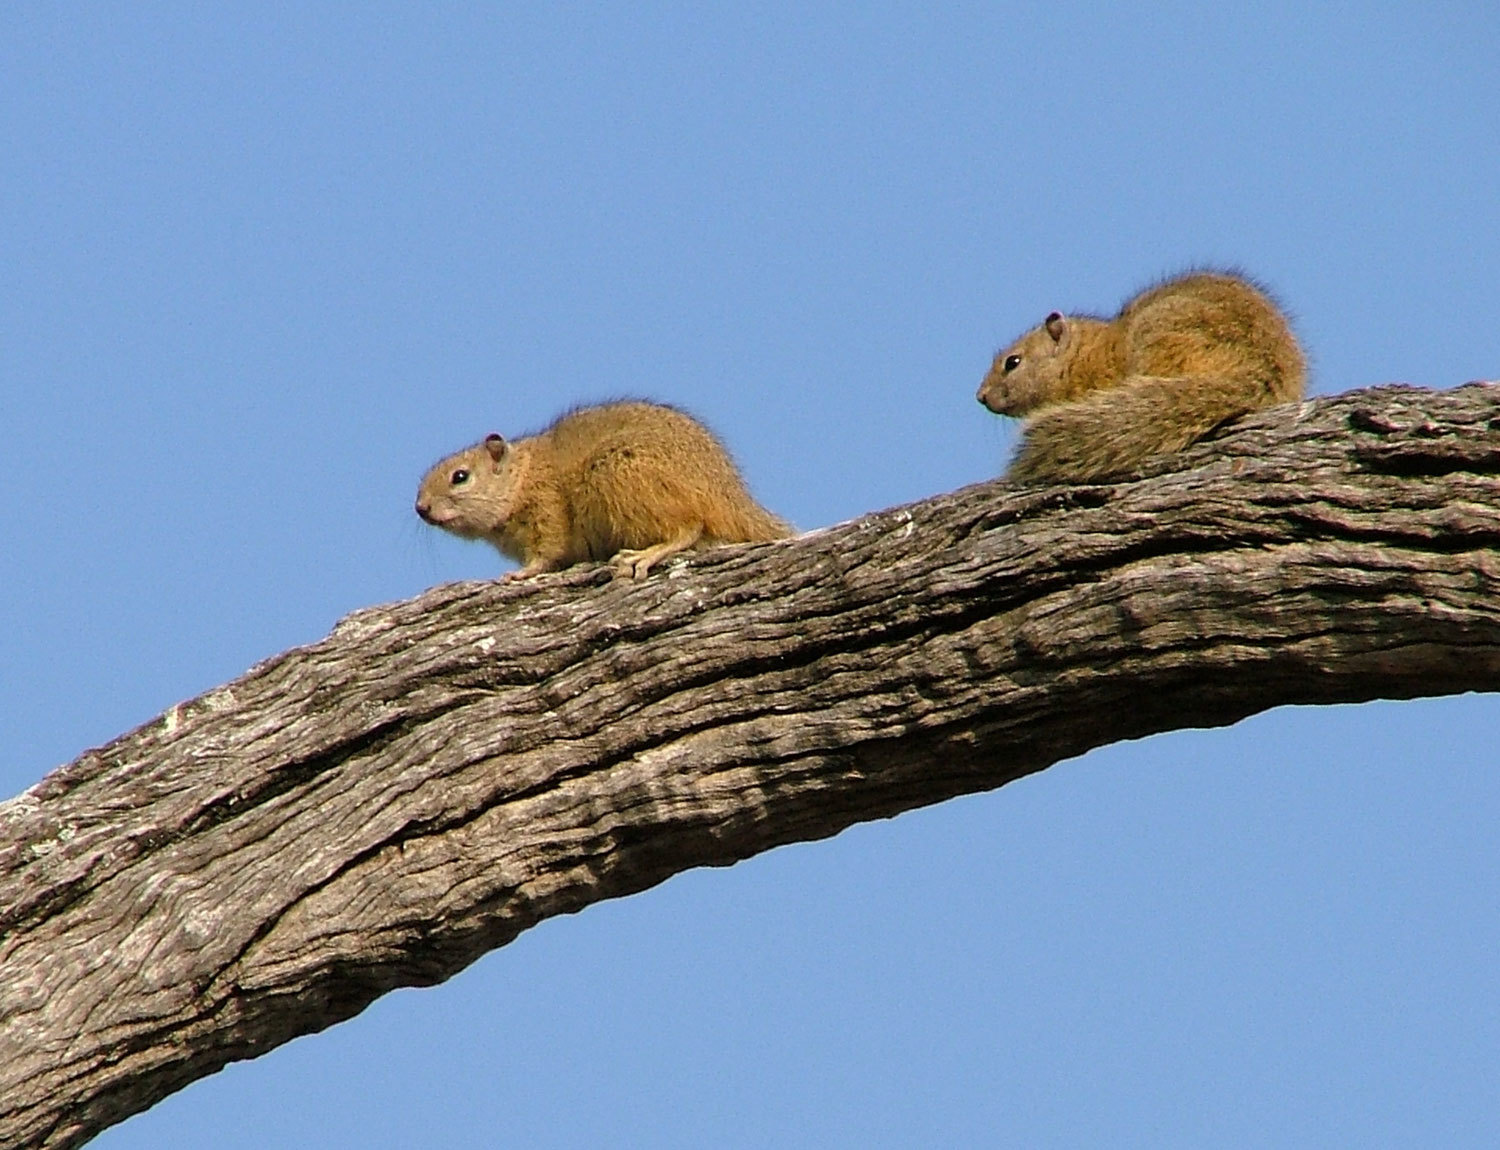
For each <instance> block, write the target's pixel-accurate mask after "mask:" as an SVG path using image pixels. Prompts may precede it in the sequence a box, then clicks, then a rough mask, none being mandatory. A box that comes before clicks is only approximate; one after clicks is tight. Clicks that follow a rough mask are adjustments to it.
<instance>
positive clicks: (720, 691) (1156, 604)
mask: <svg viewBox="0 0 1500 1150" xmlns="http://www.w3.org/2000/svg"><path fill="white" fill-rule="evenodd" d="M1497 544H1500V386H1495V385H1482V386H1481V385H1474V386H1468V387H1464V388H1460V389H1457V390H1455V391H1450V392H1437V393H1434V392H1427V391H1421V390H1417V389H1413V388H1398V387H1391V388H1380V389H1375V390H1372V391H1366V392H1360V393H1354V394H1351V395H1348V396H1344V397H1340V398H1336V399H1332V400H1319V401H1316V402H1312V403H1308V404H1304V405H1300V406H1290V407H1285V408H1279V409H1275V410H1272V411H1269V412H1265V413H1263V414H1261V415H1259V416H1256V417H1254V418H1251V419H1247V420H1245V421H1243V422H1241V423H1240V424H1238V425H1236V426H1235V427H1233V428H1232V429H1231V430H1230V431H1229V432H1228V433H1227V434H1226V435H1224V436H1223V437H1221V438H1220V439H1219V440H1218V441H1216V442H1213V443H1208V444H1203V445H1200V446H1198V447H1195V448H1193V449H1192V450H1190V451H1189V452H1186V453H1184V454H1182V455H1180V456H1176V457H1172V458H1169V459H1165V460H1161V461H1158V462H1157V463H1155V464H1153V466H1152V468H1151V473H1150V474H1148V475H1147V476H1146V477H1145V478H1143V479H1140V480H1137V481H1133V482H1128V483H1120V484H1113V485H1096V486H1086V487H1072V488H1034V489H1018V488H1014V487H1010V486H1007V485H1006V484H1004V483H990V484H985V485H981V486H978V487H971V488H968V489H965V490H963V491H959V492H956V493H954V494H952V495H945V496H941V497H939V498H936V499H931V500H928V501H926V502H923V503H919V504H915V505H913V506H910V507H905V508H899V509H896V510H892V511H886V512H882V513H880V514H877V515H872V516H870V517H868V518H865V519H861V520H858V521H855V522H852V523H847V524H843V525H840V526H838V527H834V528H830V529H828V530H824V531H818V532H814V533H811V534H809V535H805V536H802V537H800V538H798V539H795V540H791V541H788V542H784V543H773V544H767V545H762V546H755V547H738V548H725V549H723V550H720V551H716V552H710V553H706V554H703V555H700V556H696V557H693V558H692V559H691V560H689V561H687V562H685V563H682V564H679V565H677V566H675V567H671V568H669V569H667V570H664V571H662V572H660V573H658V574H655V575H653V576H652V577H651V578H650V579H648V580H646V581H645V582H643V583H639V584H630V583H607V582H606V577H605V576H604V574H603V573H602V572H600V571H599V570H597V569H579V570H574V571H572V572H567V573H564V574H561V575H558V576H550V577H544V578H542V579H538V580H536V581H535V582H530V583H508V584H503V585H502V584H499V583H464V584H455V585H450V586H444V587H438V588H435V589H434V590H432V591H430V592H428V593H427V594H425V595H422V596H420V597H419V598H417V599H413V600H411V601H409V602H405V603H397V604H393V605H390V606H385V607H377V608H372V609H370V610H365V611H360V612H358V613H356V614H354V615H352V616H350V617H349V618H348V619H346V620H344V621H343V622H342V623H340V624H339V626H338V627H337V628H336V629H335V630H334V632H333V633H332V635H330V636H329V637H328V638H327V639H326V640H324V641H323V642H321V643H317V644H314V645H312V646H310V647H304V648H299V649H296V650H292V651H288V652H287V653H285V654H283V655H279V656H277V657H276V658H274V659H271V660H268V661H267V662H265V663H263V664H261V665H260V666H258V667H256V668H254V669H253V670H251V671H250V672H249V673H248V674H247V675H245V676H244V677H243V678H241V679H239V680H237V681H235V682H233V683H231V684H229V685H228V686H225V687H222V688H219V689H218V690H215V691H211V692H209V693H208V694H206V695H204V696H203V697H202V698H199V699H195V700H193V701H192V702H190V703H185V704H183V705H181V706H178V707H174V708H172V710H171V711H169V712H168V713H167V714H165V715H164V716H162V717H161V718H158V719H156V720H155V721H153V722H151V723H149V724H147V725H146V726H144V727H142V728H140V729H139V730H137V731H134V732H132V733H130V734H128V735H125V736H123V737H122V738H120V739H118V740H116V741H115V742H113V743H111V744H110V745H109V746H107V747H104V748H101V749H99V750H95V751H90V752H88V753H87V754H85V755H83V756H82V757H81V758H80V759H79V760H78V761H77V762H75V763H73V764H72V765H70V766H68V767H65V768H63V769H61V770H59V771H57V772H55V773H54V774H52V775H51V776H49V777H48V778H46V779H45V780H43V781H42V782H41V783H39V784H37V785H36V786H35V787H33V788H32V789H31V790H30V791H28V792H26V793H25V794H23V795H21V796H20V797H19V798H16V799H14V800H12V801H10V802H9V803H6V804H3V805H0V1143H3V1144H4V1145H7V1146H71V1145H76V1144H78V1143H80V1142H82V1141H84V1140H86V1139H87V1138H88V1137H89V1136H91V1135H92V1134H94V1133H96V1132H98V1131H99V1130H100V1129H102V1128H103V1127H105V1126H107V1125H109V1124H110V1123H112V1122H116V1121H119V1120H120V1119H121V1118H124V1117H125V1116H127V1115H129V1114H132V1113H134V1112H136V1111H138V1110H141V1109H144V1108H145V1107H147V1106H150V1105H151V1104H152V1103H153V1102H155V1101H156V1100H157V1099H159V1098H161V1097H163V1096H164V1095H166V1094H168V1093H169V1092H171V1091H173V1090H176V1089H178V1088H179V1087H181V1086H183V1085H185V1084H187V1083H188V1082H191V1081H193V1080H194V1079H196V1078H199V1077H202V1076H203V1075H206V1074H209V1073H211V1072H212V1071H214V1070H216V1069H217V1068H219V1067H220V1066H222V1065H223V1064H224V1063H226V1062H228V1061H230V1060H232V1059H238V1058H250V1057H253V1056H255V1055H257V1054H260V1053H262V1052H263V1051H266V1050H269V1049H271V1048H272V1047H274V1046H276V1045H278V1044H279V1043H282V1042H285V1041H287V1040H288V1039H290V1038H292V1037H295V1036H296V1035H299V1034H304V1033H307V1032H309V1031H315V1030H320V1029H322V1028H323V1027H325V1026H328V1025H330V1024H331V1023H334V1022H337V1021H339V1020H341V1019H344V1018H348V1017H349V1016H351V1015H353V1014H355V1013H357V1012H358V1011H359V1010H361V1009H362V1008H363V1007H364V1006H365V1005H367V1004H368V1003H369V1002H370V1001H371V1000H372V999H374V998H375V997H376V996H378V995H380V994H382V993H384V992H385V991H388V990H390V989H392V988H394V987H398V986H409V985H425V984H430V983H434V982H437V981H440V980H441V979H444V978H447V977H448V976H449V975H451V974H453V973H454V972H455V971H457V970H459V969H460V968H462V967H463V966H465V965H466V964H468V963H470V962H472V961H473V960H474V959H475V958H476V957H478V956H479V955H481V954H483V953H484V952H485V951H487V950H489V949H491V948H493V947H497V946H500V945H502V944H504V943H505V942H508V941H509V940H510V939H512V938H514V937H515V936H516V935H517V934H518V933H519V932H521V931H522V930H525V929H526V928H527V927H528V926H531V925H532V924H533V923H536V922H538V921H539V920H541V919H543V918H546V917H548V916H549V915H555V914H561V913H565V912H568V911H574V910H577V909H579V908H580V907H583V906H585V905H587V904H589V903H592V902H595V901H598V900H600V899H605V898H612V897H615V896H618V895H624V894H630V893H631V892H634V891H639V890H642V889H644V888H646V887H649V886H651V885H652V884H654V883H658V882H660V881H661V880H662V879H664V878H667V877H668V876H670V875H672V874H675V873H677V872H679V871H682V870H685V869H687V868H689V867H697V866H716V865H725V864H728V863H732V862H734V861H736V860H737V859H743V858H746V857H748V856H750V855H753V854H755V853H757V852H759V851H763V850H765V849H766V848H768V847H771V846H775V845H777V844H780V843H787V842H793V841H797V840H805V839H816V838H821V837H824V836H827V835H832V834H835V833H837V832H838V831H839V830H841V829H842V828H844V827H846V826H848V825H849V824H851V823H854V822H857V821H860V820H864V819H873V818H880V817H884V816H889V815H893V814H896V813H897V812H899V811H903V810H906V809H909V808H911V807H916V806H920V805H923V804H926V803H934V802H938V801H941V800H942V799H946V798H948V797H950V796H953V795H957V794H962V793H965V792H971V791H979V790H984V789H987V788H992V787H997V786H999V785H1001V784H1002V783H1005V782H1008V781H1010V780H1011V779H1015V778H1018V777H1020V776H1022V775H1025V774H1028V773H1029V772H1032V771H1036V770H1040V769H1041V768H1043V767H1046V766H1048V765H1049V764H1051V763H1054V762H1056V761H1058V760H1059V759H1064V758H1067V757H1069V756H1072V755H1077V754H1079V753H1081V752H1083V751H1086V750H1088V749H1089V748H1091V747H1096V746H1099V745H1101V744H1104V743H1109V742H1113V741H1115V740H1118V739H1126V738H1131V737H1135V736H1140V735H1145V734H1149V733H1151V732H1155V731H1165V730H1169V729H1173V728H1179V727H1188V726H1194V727H1198V726H1211V725H1218V724H1224V723H1231V722H1234V721H1235V720H1237V719H1240V718H1242V717H1244V716H1246V715H1249V714H1252V713H1254V712H1257V711H1261V710H1264V709H1266V708H1268V707H1273V706H1276V705H1278V704H1283V703H1332V702H1349V701H1356V700H1365V699H1375V698H1407V697H1412V696H1419V695H1441V694H1447V693H1452V692H1458V691H1469V690H1494V689H1496V688H1497V686H1500V596H1497V591H1500V556H1497V552H1496V547H1497Z"/></svg>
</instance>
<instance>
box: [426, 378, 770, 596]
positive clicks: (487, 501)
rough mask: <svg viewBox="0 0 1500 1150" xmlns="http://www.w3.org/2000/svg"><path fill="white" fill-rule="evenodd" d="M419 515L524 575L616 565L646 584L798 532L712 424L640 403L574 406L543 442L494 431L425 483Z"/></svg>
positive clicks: (434, 470) (619, 570)
mask: <svg viewBox="0 0 1500 1150" xmlns="http://www.w3.org/2000/svg"><path fill="white" fill-rule="evenodd" d="M417 513H418V514H419V515H421V516H422V518H423V519H425V520H426V521H427V522H429V523H431V524H434V525H435V526H438V527H442V528H444V529H445V530H447V531H451V532H453V533H454V534H456V535H460V536H463V537H464V538H469V539H484V540H486V541H487V542H489V543H491V544H493V545H494V546H495V547H496V548H498V549H499V550H500V551H501V553H502V554H505V555H508V556H510V557H511V558H512V559H516V560H518V561H519V562H520V563H521V564H522V569H521V570H520V571H519V572H516V573H515V574H516V575H518V576H529V575H534V574H538V573H540V572H543V571H556V570H559V569H561V568H563V567H567V566H571V565H572V564H574V563H581V562H584V561H586V560H590V559H592V560H606V559H607V560H610V561H611V562H612V565H613V566H614V568H615V573H616V574H617V575H629V576H632V577H634V578H641V577H643V576H644V575H645V574H646V573H647V572H648V571H649V570H650V568H651V566H652V565H653V564H655V563H657V562H660V561H661V560H662V559H663V558H665V557H666V556H668V555H671V554H674V553H676V552H678V551H684V550H687V549H688V548H692V547H705V546H711V545H713V544H716V543H753V542H761V541H766V540H771V539H782V538H785V537H786V536H788V535H790V534H791V528H790V527H789V526H788V525H787V524H786V523H785V522H784V521H782V520H781V519H778V518H777V517H776V516H774V515H772V514H771V513H770V512H768V511H766V510H765V509H764V508H762V507H761V506H760V505H759V504H758V503H756V502H755V500H754V499H753V498H751V496H750V493H749V491H747V490H746V488H745V483H744V480H742V479H741V478H740V474H739V471H738V470H737V469H736V468H735V465H734V462H733V460H731V459H730V457H729V453H728V452H727V451H726V450H725V449H724V446H723V444H721V443H720V442H719V441H718V439H717V438H715V436H714V434H713V433H712V432H711V431H709V430H708V428H706V427H704V426H703V424H701V423H699V422H698V421H697V420H696V419H694V418H693V417H692V416H690V415H687V414H686V413H684V412H681V411H678V410H677V409H676V408H672V407H667V406H665V405H663V404H656V403H646V402H644V401H639V400H625V401H620V402H616V403H606V404H600V405H598V406H595V407H579V408H574V409H573V410H572V411H569V412H567V413H566V414H564V415H563V416H561V417H560V418H559V419H558V420H557V421H556V422H554V423H553V424H552V425H551V426H550V427H548V428H547V429H546V430H545V431H543V432H541V433H539V434H537V435H533V436H528V437H527V438H525V439H520V440H517V441H515V442H507V441H506V440H505V439H503V438H502V437H501V436H499V435H491V436H489V437H487V438H486V439H485V440H484V441H483V442H482V443H478V444H475V445H474V446H473V447H469V448H465V449H464V450H463V451H460V452H458V453H457V454H456V455H452V456H449V457H448V458H447V459H444V460H442V461H441V462H440V463H438V464H436V465H435V466H434V467H433V468H432V469H431V470H430V471H429V472H428V473H427V476H426V477H425V478H424V479H423V480H422V485H421V488H420V490H419V492H418V495H417Z"/></svg>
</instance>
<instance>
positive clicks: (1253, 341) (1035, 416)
mask: <svg viewBox="0 0 1500 1150" xmlns="http://www.w3.org/2000/svg"><path fill="white" fill-rule="evenodd" d="M1306 376H1307V367H1306V363H1305V362H1304V360H1303V357H1302V352H1301V350H1300V349H1299V348H1298V346H1297V340H1296V338H1295V337H1294V336H1293V335H1292V331H1291V327H1290V325H1289V324H1288V322H1287V319H1286V317H1285V316H1284V315H1283V314H1282V312H1281V310H1280V309H1279V308H1278V307H1277V305H1276V303H1275V302H1274V301H1273V300H1272V299H1271V298H1270V296H1269V295H1268V294H1267V293H1266V292H1265V290H1264V289H1262V288H1261V287H1259V286H1258V285H1256V284H1255V283H1253V282H1251V281H1250V280H1249V279H1247V278H1245V277H1244V276H1242V275H1239V274H1236V273H1232V272H1207V271H1194V272H1188V273H1186V274H1184V275H1180V276H1176V277H1174V278H1171V279H1167V280H1164V281H1162V282H1160V283H1158V284H1155V285H1153V286H1152V287H1149V288H1147V289H1146V290H1145V291H1142V292H1140V293H1139V294H1138V295H1136V296H1134V297H1132V298H1131V299H1130V300H1129V301H1128V302H1126V304H1125V306H1124V307H1122V308H1121V309H1120V313H1119V314H1118V315H1117V316H1115V317H1114V318H1113V319H1109V320H1106V319H1102V318H1100V317H1098V316H1090V315H1079V316H1072V315H1063V314H1062V313H1061V312H1053V313H1052V314H1051V315H1049V316H1048V317H1047V318H1046V319H1045V320H1043V321H1042V323H1041V325H1040V326H1039V327H1036V328H1034V329H1032V330H1031V331H1029V332H1027V333H1026V334H1025V335H1023V336H1021V337H1020V338H1019V339H1017V340H1016V341H1015V342H1014V343H1013V344H1011V345H1010V346H1009V347H1007V348H1005V349H1003V350H1002V351H1000V352H999V353H998V354H996V356H995V360H994V363H993V364H992V365H991V366H990V370H989V373H988V374H987V375H986V376H985V377H984V382H983V384H981V385H980V388H979V402H980V403H982V404H984V405H985V407H987V408H989V409H990V410H991V411H993V412H995V413H996V414H997V415H1016V416H1021V415H1026V416H1031V417H1032V418H1031V419H1030V420H1029V421H1028V423H1027V424H1026V428H1025V432H1024V437H1023V439H1022V441H1021V447H1020V450H1019V451H1018V452H1017V454H1016V458H1015V460H1014V461H1013V462H1012V463H1011V466H1010V469H1009V471H1007V472H1006V477H1007V478H1009V479H1013V480H1017V481H1019V482H1023V483H1047V482H1055V483H1086V482H1090V481H1094V480H1099V479H1104V478H1107V477H1110V476H1116V475H1119V474H1120V473H1122V472H1126V471H1129V470H1131V469H1132V468H1134V467H1135V466H1136V465H1138V464H1139V463H1141V462H1142V461H1143V460H1144V459H1146V458H1147V457H1149V456H1152V455H1159V454H1162V453H1166V452H1172V451H1181V450H1182V449H1183V448H1185V447H1187V446H1188V445H1189V444H1191V443H1193V442H1194V441H1196V440H1198V439H1201V438H1203V437H1204V436H1205V435H1207V434H1208V433H1209V432H1211V431H1213V430H1214V428H1216V427H1218V426H1219V425H1220V424H1222V423H1224V422H1226V421H1228V420H1230V419H1233V418H1234V417H1236V416H1239V415H1243V414H1245V413H1246V412H1249V411H1254V410H1257V409H1259V408H1262V407H1270V406H1272V405H1273V404H1277V403H1289V402H1291V401H1293V400H1297V399H1300V398H1302V392H1303V387H1304V385H1305V382H1306Z"/></svg>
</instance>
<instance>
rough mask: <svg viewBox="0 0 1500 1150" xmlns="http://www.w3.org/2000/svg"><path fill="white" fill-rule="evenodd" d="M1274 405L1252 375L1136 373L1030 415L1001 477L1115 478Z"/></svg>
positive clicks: (1050, 479) (1044, 479)
mask: <svg viewBox="0 0 1500 1150" xmlns="http://www.w3.org/2000/svg"><path fill="white" fill-rule="evenodd" d="M1274 402H1275V399H1274V397H1273V396H1272V394H1271V388H1269V387H1268V386H1267V385H1266V383H1265V382H1264V381H1263V380H1260V379H1257V378H1254V377H1252V376H1243V375H1231V376H1184V377H1160V376H1137V377H1135V378H1134V379H1131V380H1126V381H1125V382H1124V383H1122V384H1121V385H1120V386H1119V387H1112V388H1108V389H1106V390H1103V391H1096V392H1092V393H1091V394H1089V395H1088V396H1087V397H1086V398H1084V399H1080V400H1075V401H1074V402H1072V403H1062V404H1058V405H1057V406H1056V407H1052V408H1048V409H1047V410H1045V411H1043V412H1042V413H1040V414H1039V415H1037V416H1036V418H1034V419H1032V420H1031V421H1030V422H1028V423H1027V425H1026V431H1025V435H1024V437H1023V438H1022V440H1021V448H1020V450H1019V451H1018V452H1017V453H1016V458H1015V461H1014V462H1013V463H1012V464H1011V465H1010V470H1009V471H1007V472H1006V477H1007V478H1009V479H1013V480H1016V481H1017V482H1020V483H1088V482H1091V481H1094V480H1100V479H1105V478H1108V477H1111V476H1116V475H1120V474H1122V473H1124V472H1128V471H1131V470H1133V469H1134V468H1135V467H1137V466H1138V465H1139V464H1140V463H1141V462H1142V461H1143V460H1146V459H1148V458H1150V457H1151V456H1153V455H1161V454H1164V453H1166V452H1172V451H1181V450H1182V449H1183V448H1184V447H1187V446H1188V445H1189V444H1191V443H1194V442H1196V441H1197V440H1199V439H1201V438H1203V436H1205V435H1207V434H1208V433H1209V432H1210V431H1212V430H1213V429H1214V428H1215V427H1217V426H1218V425H1219V424H1221V423H1223V422H1224V421H1225V420H1226V419H1232V418H1234V417H1235V416H1237V415H1243V414H1245V413H1246V412H1247V411H1255V410H1257V409H1258V408H1262V407H1269V406H1271V404H1273V403H1274Z"/></svg>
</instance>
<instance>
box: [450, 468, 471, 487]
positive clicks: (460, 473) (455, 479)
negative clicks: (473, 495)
mask: <svg viewBox="0 0 1500 1150" xmlns="http://www.w3.org/2000/svg"><path fill="white" fill-rule="evenodd" d="M450 482H451V483H452V484H453V486H454V487H457V486H458V485H459V484H460V483H467V482H469V469H468V468H467V467H460V468H459V469H458V470H457V471H455V472H454V473H453V474H452V476H451V477H450Z"/></svg>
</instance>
